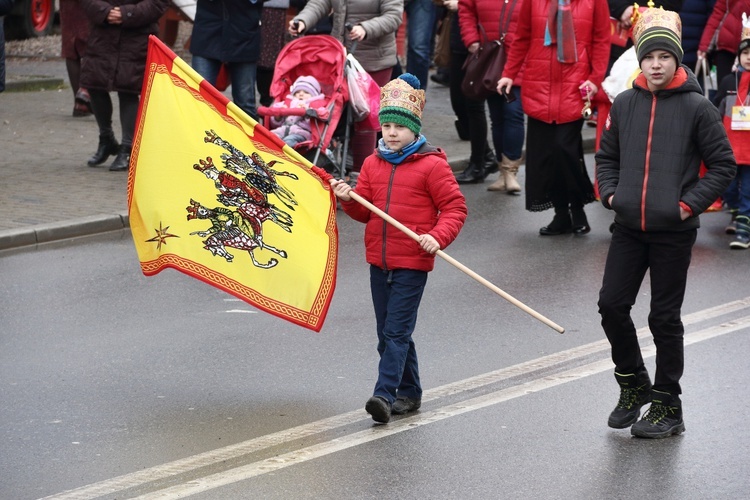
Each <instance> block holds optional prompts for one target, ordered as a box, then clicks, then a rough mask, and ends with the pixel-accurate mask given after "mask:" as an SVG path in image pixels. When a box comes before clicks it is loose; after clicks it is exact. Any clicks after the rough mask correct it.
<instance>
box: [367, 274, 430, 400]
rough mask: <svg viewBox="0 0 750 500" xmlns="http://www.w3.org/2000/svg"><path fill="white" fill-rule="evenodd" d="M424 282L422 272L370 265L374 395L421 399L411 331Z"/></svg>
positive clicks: (424, 277)
mask: <svg viewBox="0 0 750 500" xmlns="http://www.w3.org/2000/svg"><path fill="white" fill-rule="evenodd" d="M426 283H427V273H426V272H425V271H415V270H412V269H394V270H392V271H383V270H382V269H380V268H379V267H377V266H370V290H371V292H372V303H373V306H374V307H375V321H376V324H377V331H378V354H380V364H379V365H378V381H377V383H376V384H375V390H374V392H373V395H374V396H380V397H382V398H384V399H386V400H387V401H389V402H391V403H393V402H394V401H395V400H396V396H400V397H406V398H410V399H422V385H421V384H420V382H419V365H418V363H417V351H416V349H415V348H414V341H413V340H412V338H411V334H412V333H413V332H414V327H415V325H416V323H417V311H418V309H419V303H420V302H421V301H422V292H423V291H424V287H425V284H426Z"/></svg>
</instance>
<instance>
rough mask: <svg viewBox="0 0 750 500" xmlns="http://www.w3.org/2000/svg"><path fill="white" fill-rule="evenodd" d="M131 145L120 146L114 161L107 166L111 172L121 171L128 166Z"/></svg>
mask: <svg viewBox="0 0 750 500" xmlns="http://www.w3.org/2000/svg"><path fill="white" fill-rule="evenodd" d="M131 150H132V146H125V145H122V146H120V151H119V152H118V153H117V156H115V161H113V162H112V165H110V166H109V170H110V171H111V172H122V171H123V170H127V169H128V168H129V167H130V152H131Z"/></svg>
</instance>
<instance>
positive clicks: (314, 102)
mask: <svg viewBox="0 0 750 500" xmlns="http://www.w3.org/2000/svg"><path fill="white" fill-rule="evenodd" d="M345 63H346V49H344V46H343V45H342V44H341V42H339V41H338V40H337V39H336V38H334V37H332V36H330V35H308V36H303V37H301V38H297V39H294V40H292V41H291V42H289V43H288V44H286V45H285V46H284V48H283V49H281V52H279V55H278V57H277V58H276V67H275V68H274V75H273V80H272V81H271V89H270V94H271V96H272V97H273V98H274V104H273V105H271V106H269V107H265V106H261V107H259V108H258V114H259V115H260V116H261V117H263V125H264V126H265V127H266V128H267V129H269V130H272V131H273V129H274V128H275V127H276V128H278V127H279V126H280V124H281V123H282V122H285V121H286V120H287V119H288V118H296V119H300V118H304V119H305V121H304V124H303V125H302V126H303V127H304V128H305V130H306V131H307V133H309V134H310V135H309V136H308V135H305V137H306V138H305V140H301V141H299V142H296V143H295V145H294V146H293V148H294V149H295V150H296V151H297V152H299V153H300V154H301V155H302V156H304V157H305V158H306V159H307V160H308V161H310V162H311V163H313V164H314V165H317V166H319V167H321V168H324V169H326V170H328V171H329V172H334V171H338V172H339V175H340V176H341V177H343V176H344V172H345V170H346V168H347V165H348V164H349V162H348V161H346V160H344V158H349V157H350V156H351V155H350V154H348V151H347V150H348V140H349V128H350V127H349V126H348V125H349V123H348V120H346V119H344V120H342V115H343V114H344V113H343V110H344V105H345V101H346V98H347V97H348V93H347V87H346V79H345V76H344V71H345ZM300 80H302V81H305V82H306V83H307V84H310V85H303V88H304V87H307V88H306V89H305V90H307V91H308V92H310V89H311V87H312V90H314V91H315V92H310V93H311V94H313V93H317V95H313V97H312V98H311V99H310V101H309V105H308V107H307V108H294V107H292V108H290V107H288V106H289V105H292V106H293V104H292V100H293V98H294V91H295V90H298V88H297V82H299V81H300ZM313 81H314V82H316V83H317V85H315V84H313V83H312V82H313ZM292 89H294V90H292ZM290 91H291V98H290ZM287 100H288V101H289V104H288V105H286V104H285V103H286V102H287ZM272 120H273V121H272ZM297 124H298V125H299V124H300V122H298V123H297ZM281 134H287V135H288V133H287V132H285V131H281ZM276 135H278V136H279V137H281V138H282V139H284V137H285V136H282V135H279V133H277V134H276ZM342 136H343V138H342ZM297 139H299V138H297ZM287 144H288V143H287Z"/></svg>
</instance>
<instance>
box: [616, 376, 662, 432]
mask: <svg viewBox="0 0 750 500" xmlns="http://www.w3.org/2000/svg"><path fill="white" fill-rule="evenodd" d="M615 379H616V380H617V383H618V384H619V385H620V400H619V401H617V406H615V409H614V410H612V413H610V414H609V420H607V425H609V426H610V427H612V428H613V429H624V428H626V427H630V426H631V425H633V424H634V423H636V422H637V421H638V417H639V416H640V414H641V406H643V405H645V404H646V403H648V402H649V401H651V381H650V380H649V378H648V373H646V372H644V373H639V374H637V375H636V374H635V373H628V374H622V373H617V372H615Z"/></svg>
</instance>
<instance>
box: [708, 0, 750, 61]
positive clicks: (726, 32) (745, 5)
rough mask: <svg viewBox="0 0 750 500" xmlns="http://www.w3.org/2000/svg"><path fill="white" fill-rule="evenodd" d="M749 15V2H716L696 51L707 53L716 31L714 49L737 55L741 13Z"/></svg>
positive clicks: (732, 0)
mask: <svg viewBox="0 0 750 500" xmlns="http://www.w3.org/2000/svg"><path fill="white" fill-rule="evenodd" d="M743 12H747V14H748V15H750V0H716V3H715V4H714V10H713V12H711V17H709V18H708V21H707V22H706V27H705V28H704V29H703V36H701V42H700V44H699V45H698V50H701V51H703V52H708V46H709V44H710V43H711V39H712V38H713V37H714V34H716V32H717V31H718V36H717V38H716V48H717V49H718V50H726V51H727V52H731V53H732V54H736V53H737V47H739V45H740V36H741V34H742V13H743Z"/></svg>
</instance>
